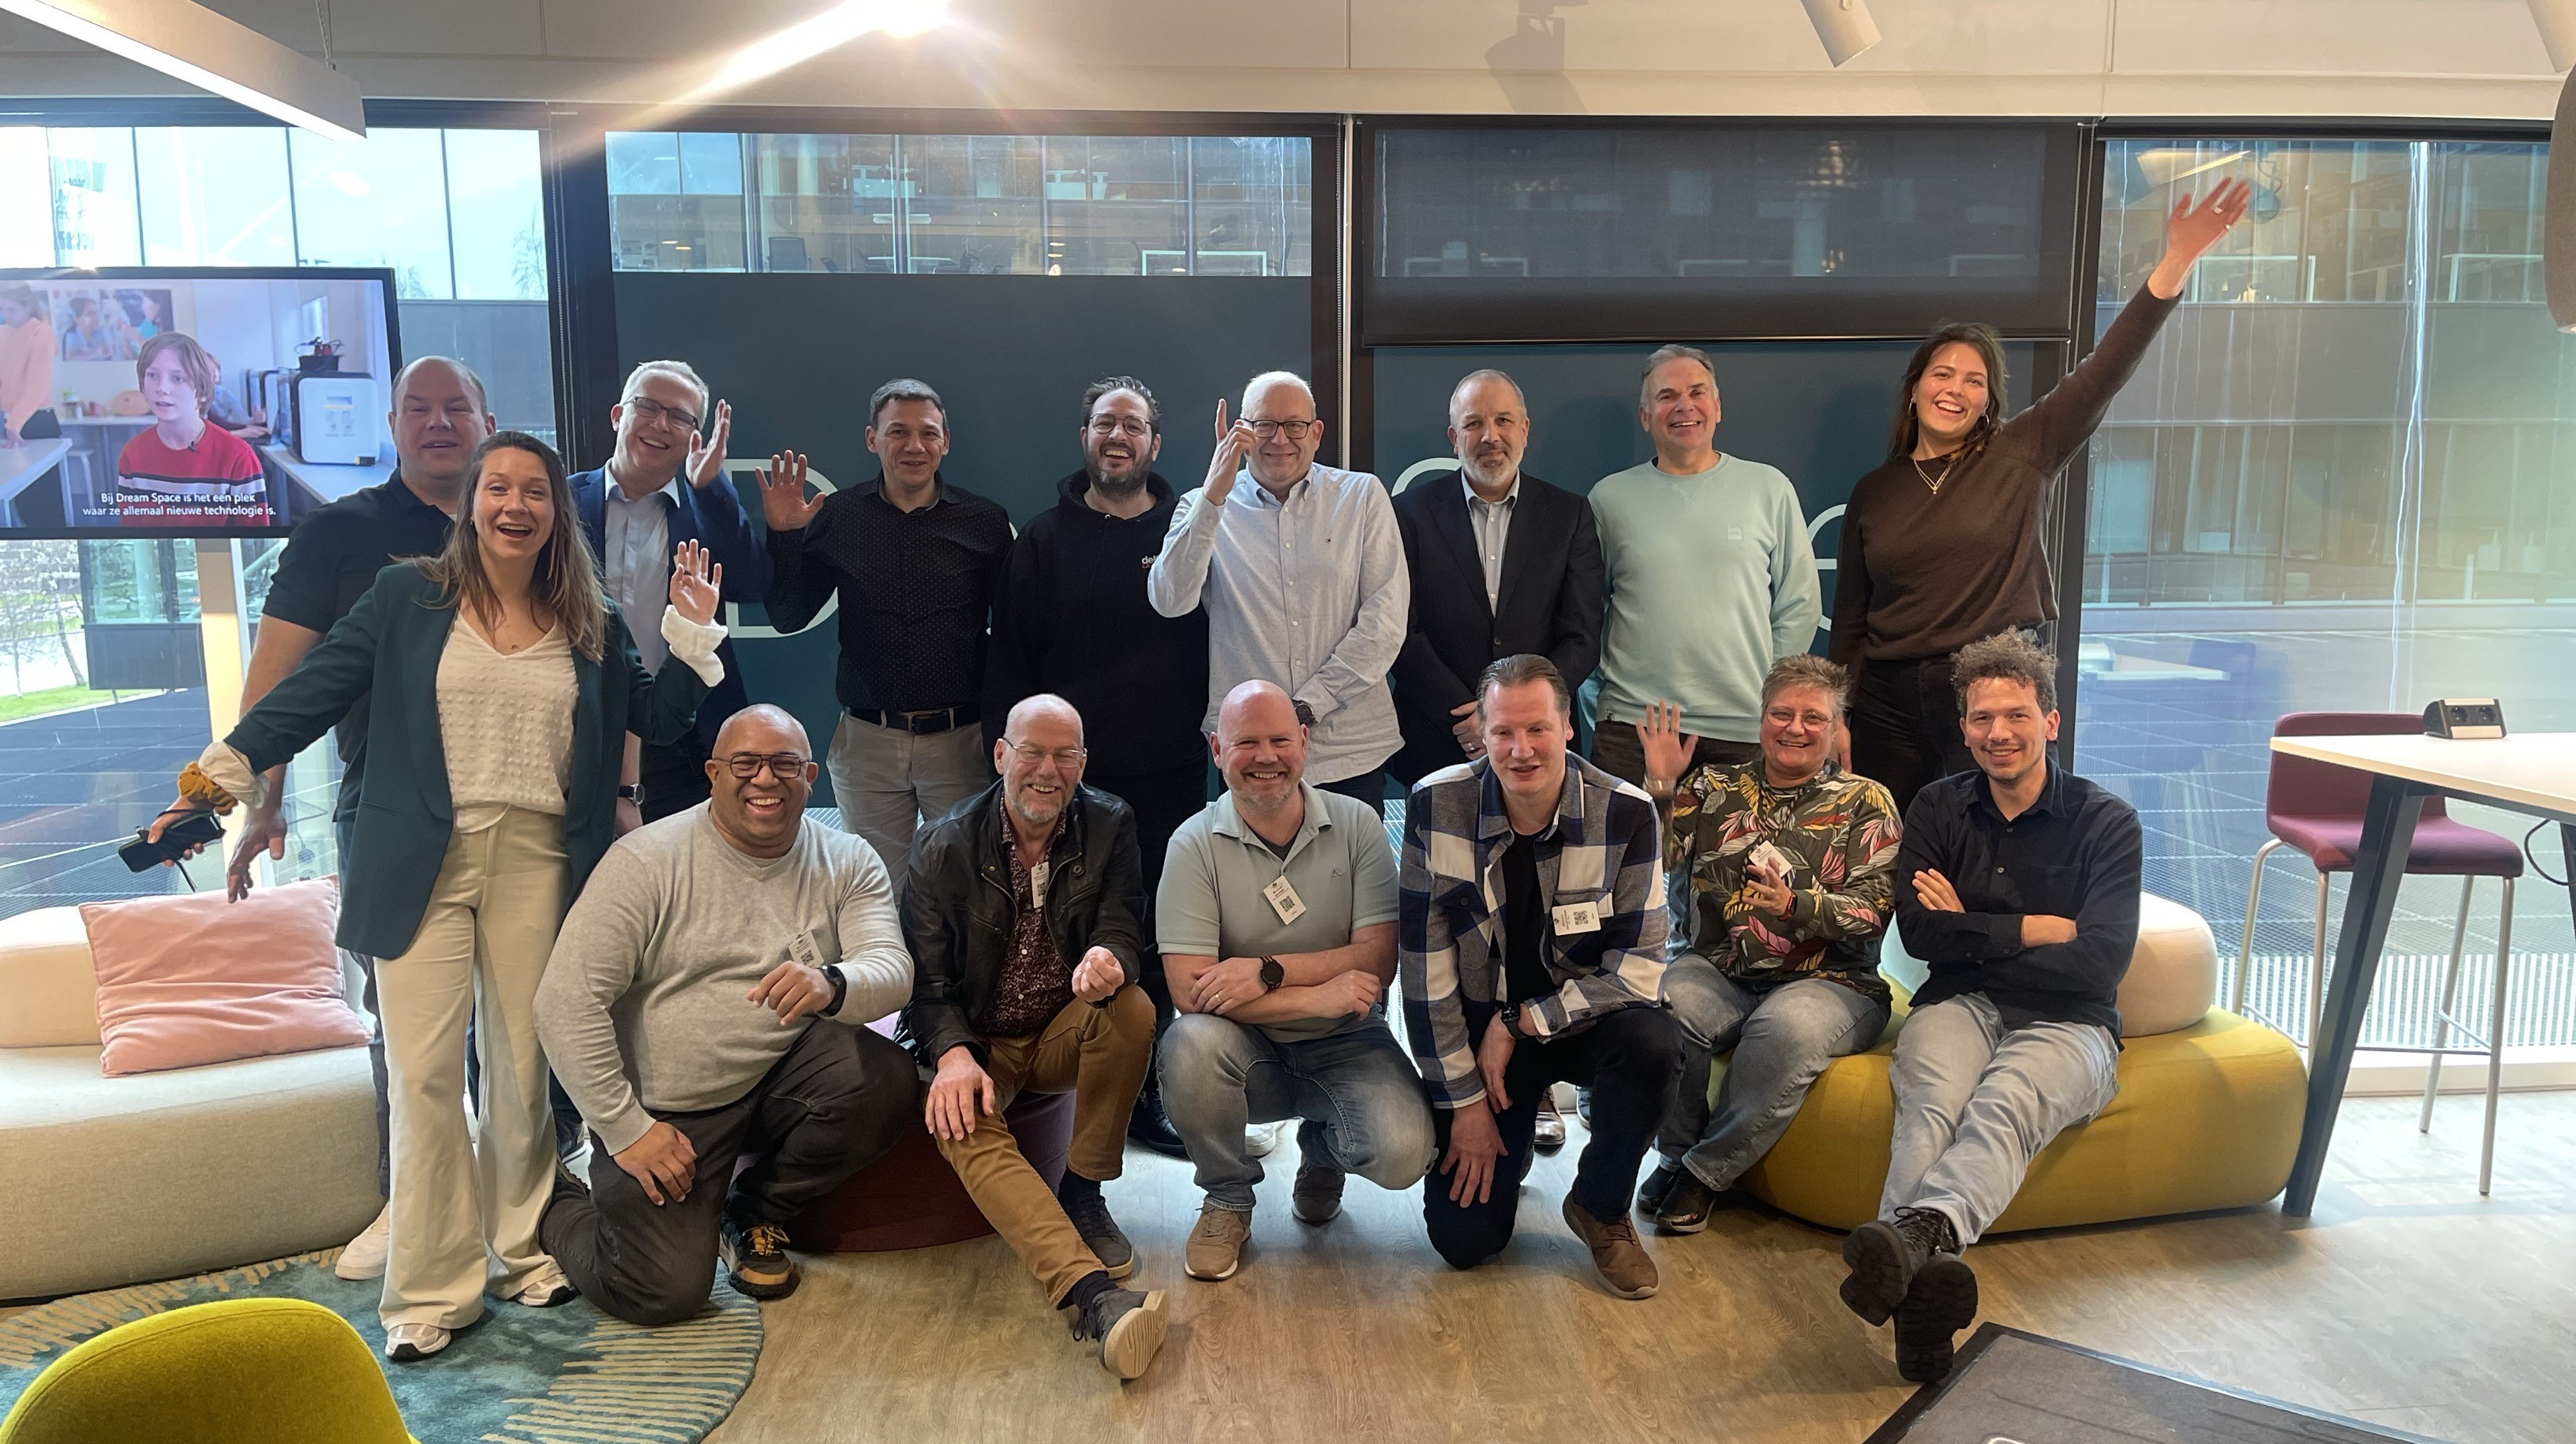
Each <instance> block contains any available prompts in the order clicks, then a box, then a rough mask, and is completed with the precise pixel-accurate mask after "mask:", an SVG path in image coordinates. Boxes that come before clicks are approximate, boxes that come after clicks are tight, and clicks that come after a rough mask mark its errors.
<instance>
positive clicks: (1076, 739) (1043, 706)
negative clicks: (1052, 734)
mask: <svg viewBox="0 0 2576 1444" xmlns="http://www.w3.org/2000/svg"><path fill="white" fill-rule="evenodd" d="M1032 724H1036V725H1038V726H1039V727H1041V728H1042V729H1044V730H1050V731H1051V730H1055V729H1069V730H1070V731H1071V732H1072V733H1073V741H1072V742H1071V743H1070V744H1066V745H1070V746H1074V747H1079V746H1081V745H1082V714H1081V713H1080V712H1077V711H1075V710H1074V706H1073V704H1072V703H1071V702H1068V701H1066V700H1064V699H1063V698H1062V697H1059V696H1057V695H1055V694H1054V693H1053V692H1040V693H1039V694H1037V695H1036V696H1034V697H1024V698H1021V699H1020V704H1019V705H1018V706H1016V707H1013V708H1012V709H1011V715H1010V717H1009V718H1008V719H1007V720H1006V721H1004V722H1003V724H1002V735H1003V736H1005V737H1016V738H1020V739H1022V740H1026V739H1027V738H1028V735H1029V729H1030V727H1031V725H1032ZM1048 745H1049V746H1054V745H1056V744H1054V743H1049V744H1048Z"/></svg>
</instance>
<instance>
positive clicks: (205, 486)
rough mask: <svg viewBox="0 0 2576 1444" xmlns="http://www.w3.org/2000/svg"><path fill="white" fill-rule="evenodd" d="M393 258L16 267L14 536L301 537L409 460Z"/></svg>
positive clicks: (6, 419) (0, 406)
mask: <svg viewBox="0 0 2576 1444" xmlns="http://www.w3.org/2000/svg"><path fill="white" fill-rule="evenodd" d="M401 364H402V346H401V340H400V338H399V336H398V335H397V333H396V327H395V313H394V274H393V272H392V271H390V270H385V269H354V268H353V269H331V268H323V267H306V268H298V269H294V270H272V269H252V268H245V267H231V268H226V267H167V266H149V267H125V268H117V269H106V270H47V271H36V270H5V269H0V539H5V538H9V537H91V538H96V537H110V536H120V537H135V536H150V535H158V536H283V535H285V534H286V532H287V531H288V530H290V529H291V528H292V527H293V526H294V525H295V523H296V522H298V521H301V520H302V519H303V518H304V516H305V514H306V513H308V512H310V511H312V510H313V509H314V508H316V507H319V506H321V505H322V504H323V503H325V502H329V501H333V500H336V499H338V498H340V497H342V496H346V495H347V494H349V493H350V492H352V491H355V490H357V489H358V488H359V487H362V486H371V485H373V484H375V483H376V482H379V481H382V480H384V479H385V478H386V477H387V476H389V475H391V474H392V471H393V440H392V437H391V435H390V434H389V432H388V431H387V429H386V425H385V415H386V412H387V410H388V409H389V405H388V401H389V398H388V391H389V389H390V387H391V384H392V381H393V375H394V372H395V370H396V369H397V368H398V367H400V366H401Z"/></svg>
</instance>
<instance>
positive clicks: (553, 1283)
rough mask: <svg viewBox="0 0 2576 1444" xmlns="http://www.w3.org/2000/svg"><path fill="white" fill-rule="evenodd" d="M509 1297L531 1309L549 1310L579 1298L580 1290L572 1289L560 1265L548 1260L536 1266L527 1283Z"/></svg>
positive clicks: (570, 1282)
mask: <svg viewBox="0 0 2576 1444" xmlns="http://www.w3.org/2000/svg"><path fill="white" fill-rule="evenodd" d="M510 1297H511V1299H512V1300H513V1301H515V1302H517V1303H521V1304H525V1305H527V1306H528V1307H529V1308H532V1309H551V1308H553V1307H554V1306H555V1305H557V1304H568V1303H571V1302H572V1301H573V1300H574V1299H577V1298H579V1297H581V1290H579V1289H577V1288H574V1287H573V1286H572V1280H570V1279H568V1278H565V1277H564V1271H563V1267H562V1266H561V1265H560V1264H557V1263H556V1262H555V1261H554V1260H553V1259H548V1260H546V1261H545V1262H544V1263H541V1264H539V1265H537V1269H536V1272H534V1273H532V1274H529V1275H528V1281H527V1282H526V1283H524V1284H522V1285H520V1286H519V1291H518V1292H517V1293H515V1294H512V1295H510Z"/></svg>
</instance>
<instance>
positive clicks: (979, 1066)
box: [903, 695, 1164, 1379]
mask: <svg viewBox="0 0 2576 1444" xmlns="http://www.w3.org/2000/svg"><path fill="white" fill-rule="evenodd" d="M1087 756H1088V754H1087V753H1086V752H1085V750H1084V748H1083V745H1082V717H1081V714H1079V713H1077V712H1076V711H1075V710H1074V708H1073V704H1072V703H1070V702H1067V701H1065V700H1064V699H1063V698H1062V697H1056V696H1051V695H1040V696H1036V697H1031V698H1029V699H1027V700H1026V701H1023V702H1021V703H1020V704H1019V705H1018V706H1016V707H1014V708H1012V709H1011V714H1010V720H1009V722H1008V723H1007V724H1006V725H1005V727H1004V728H1003V732H1002V736H1001V738H1000V740H998V741H996V742H995V743H994V744H993V766H994V768H995V769H996V770H997V771H999V772H1000V773H1001V774H1002V779H1001V781H999V782H997V783H995V784H994V785H993V786H991V787H988V788H986V789H984V791H982V792H981V793H979V794H977V795H976V796H975V797H973V798H971V799H969V800H968V801H967V802H965V803H963V804H961V805H960V806H959V807H958V808H957V810H955V811H954V812H951V813H949V814H948V815H947V816H946V817H943V818H941V819H940V820H939V822H938V823H937V824H935V825H934V826H933V827H932V828H931V830H930V831H929V832H928V833H927V834H926V835H925V836H924V837H923V838H922V839H921V840H920V841H919V842H918V843H917V844H916V845H915V846H914V848H913V851H912V861H911V868H910V872H909V875H908V876H907V877H906V878H905V881H904V888H903V931H904V940H905V941H906V942H907V943H908V944H909V945H910V946H911V948H912V957H913V993H912V1002H911V1004H910V1005H909V1006H908V1007H906V1008H905V1009H904V1013H903V1036H904V1038H905V1040H906V1041H908V1042H909V1043H910V1044H911V1045H912V1048H913V1051H914V1052H915V1053H916V1054H918V1055H919V1056H920V1058H921V1061H922V1062H923V1063H925V1064H927V1065H929V1066H931V1067H932V1068H935V1069H936V1070H937V1074H936V1076H935V1077H934V1078H933V1079H932V1080H931V1084H930V1091H929V1099H928V1102H927V1104H926V1105H925V1108H924V1110H923V1111H924V1114H925V1119H926V1121H927V1122H928V1124H929V1126H930V1132H931V1136H932V1137H933V1138H935V1139H936V1140H938V1144H939V1151H940V1153H941V1155H942V1156H944V1157H945V1158H947V1160H948V1163H949V1166H950V1167H952V1168H954V1169H956V1170H957V1177H958V1178H959V1179H960V1180H961V1181H962V1182H964V1183H965V1185H966V1191H967V1193H968V1194H970V1195H972V1196H973V1198H974V1200H975V1206H976V1207H977V1208H979V1209H981V1210H983V1213H984V1216H985V1217H986V1218H988V1219H990V1220H992V1223H993V1227H994V1229H995V1230H996V1231H997V1232H999V1233H1000V1234H1001V1235H1002V1238H1003V1240H1004V1241H1005V1242H1007V1243H1009V1244H1010V1246H1011V1248H1012V1250H1013V1251H1014V1252H1016V1253H1018V1254H1019V1256H1020V1262H1022V1263H1023V1264H1026V1265H1027V1266H1028V1270H1029V1272H1030V1273H1031V1274H1034V1275H1035V1276H1036V1277H1037V1280H1038V1282H1039V1283H1040V1284H1042V1285H1044V1286H1045V1288H1046V1291H1047V1297H1048V1299H1049V1300H1050V1301H1051V1302H1053V1303H1054V1304H1055V1306H1056V1307H1057V1308H1060V1309H1072V1310H1074V1311H1075V1314H1074V1324H1073V1332H1074V1335H1075V1337H1077V1338H1090V1339H1097V1340H1099V1342H1100V1362H1101V1364H1102V1366H1103V1367H1105V1368H1107V1369H1109V1370H1110V1371H1111V1372H1112V1373H1115V1374H1116V1375H1118V1377H1120V1378H1122V1379H1132V1378H1135V1377H1136V1376H1137V1375H1139V1374H1142V1373H1143V1372H1144V1371H1145V1367H1146V1365H1148V1364H1150V1363H1151V1362H1153V1358H1154V1355H1155V1353H1156V1351H1158V1350H1159V1349H1161V1347H1162V1344H1163V1330H1164V1299H1163V1294H1162V1292H1161V1291H1160V1290H1156V1291H1154V1292H1152V1293H1139V1292H1137V1291H1135V1290H1133V1289H1122V1288H1119V1287H1117V1286H1116V1284H1115V1283H1114V1280H1117V1279H1122V1278H1125V1277H1126V1276H1127V1275H1128V1274H1130V1273H1132V1272H1134V1271H1135V1267H1136V1253H1135V1250H1134V1248H1132V1247H1131V1246H1130V1245H1129V1244H1128V1242H1127V1238H1126V1235H1124V1234H1123V1233H1121V1232H1119V1229H1118V1224H1117V1222H1116V1221H1115V1220H1113V1219H1112V1218H1110V1216H1109V1208H1108V1205H1107V1204H1106V1203H1105V1202H1103V1201H1102V1199H1101V1196H1100V1185H1101V1184H1102V1183H1104V1182H1106V1181H1107V1180H1109V1179H1113V1178H1116V1177H1117V1176H1118V1173H1119V1168H1120V1162H1121V1154H1122V1152H1123V1151H1124V1148H1125V1144H1126V1136H1127V1117H1128V1113H1129V1111H1130V1110H1132V1109H1133V1108H1134V1107H1135V1104H1136V1091H1137V1089H1138V1088H1140V1087H1141V1086H1143V1084H1144V1081H1145V1070H1146V1068H1147V1067H1148V1066H1149V1065H1150V1063H1151V1061H1152V1055H1153V1043H1154V1006H1153V1004H1152V1003H1151V1002H1150V1001H1148V1000H1147V998H1146V997H1145V995H1144V993H1143V991H1142V990H1140V989H1138V988H1135V987H1131V986H1129V985H1130V984H1131V983H1133V982H1134V981H1135V979H1136V976H1137V972H1138V968H1139V962H1138V953H1139V950H1140V942H1141V939H1140V935H1139V929H1138V925H1137V918H1138V915H1139V914H1140V913H1141V912H1142V911H1143V902H1144V898H1143V881H1142V877H1143V874H1142V870H1141V868H1140V867H1139V864H1138V861H1137V855H1136V818H1135V814H1134V813H1132V812H1130V811H1129V810H1128V808H1127V804H1126V803H1124V802H1121V801H1119V800H1118V799H1117V798H1115V797H1112V796H1110V795H1109V794H1108V793H1105V792H1101V791H1099V790H1097V789H1095V788H1089V787H1085V786H1083V785H1082V769H1083V764H1084V762H1085V761H1086V760H1087ZM1023 1091H1026V1092H1031V1093H1063V1092H1067V1091H1070V1092H1071V1093H1072V1094H1073V1095H1074V1104H1073V1107H1074V1114H1073V1146H1072V1148H1071V1150H1070V1151H1069V1152H1068V1153H1067V1155H1066V1158H1065V1170H1064V1178H1063V1181H1062V1182H1061V1183H1060V1184H1058V1185H1057V1187H1056V1188H1054V1189H1053V1190H1050V1189H1048V1187H1047V1186H1046V1181H1045V1180H1044V1179H1042V1178H1040V1177H1039V1176H1038V1172H1037V1170H1036V1169H1035V1168H1033V1167H1031V1166H1030V1164H1029V1161H1028V1159H1027V1158H1026V1157H1025V1156H1024V1155H1022V1153H1021V1152H1020V1146H1019V1143H1018V1142H1017V1141H1016V1140H1015V1139H1013V1138H1012V1137H1011V1131H1010V1126H1009V1125H1008V1123H1006V1122H1005V1121H1004V1120H1003V1117H1002V1110H1003V1109H1004V1108H1006V1107H1008V1106H1010V1103H1011V1100H1012V1099H1013V1098H1014V1097H1015V1096H1017V1095H1018V1094H1020V1093H1021V1092H1023Z"/></svg>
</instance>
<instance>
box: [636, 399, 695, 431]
mask: <svg viewBox="0 0 2576 1444" xmlns="http://www.w3.org/2000/svg"><path fill="white" fill-rule="evenodd" d="M626 409H627V410H629V411H631V412H633V413H635V416H636V419H637V420H639V421H645V422H655V421H658V422H660V423H661V424H663V425H664V426H668V427H673V428H675V429H677V430H680V431H695V430H697V429H698V418H697V417H695V416H692V415H690V414H689V413H688V412H685V411H682V410H681V409H680V408H678V407H676V406H665V405H663V404H662V403H661V402H659V401H656V400H654V399H653V398H652V397H650V396H629V397H627V398H626Z"/></svg>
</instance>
